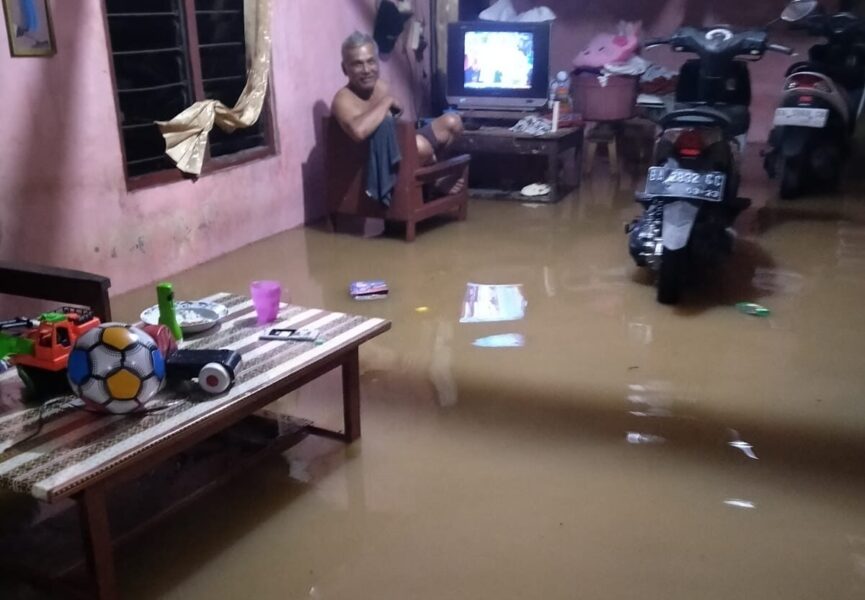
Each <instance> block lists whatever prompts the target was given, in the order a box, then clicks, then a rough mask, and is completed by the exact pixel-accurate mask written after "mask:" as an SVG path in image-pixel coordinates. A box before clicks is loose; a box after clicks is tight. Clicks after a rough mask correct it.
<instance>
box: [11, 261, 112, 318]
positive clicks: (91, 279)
mask: <svg viewBox="0 0 865 600" xmlns="http://www.w3.org/2000/svg"><path fill="white" fill-rule="evenodd" d="M109 287H111V280H110V279H108V278H107V277H103V276H101V275H94V274H92V273H85V272H84V271H74V270H72V269H59V268H56V267H45V266H42V265H31V264H26V263H19V262H10V261H0V294H9V295H12V296H24V297H26V298H37V299H39V300H54V301H57V302H64V303H68V304H78V305H81V306H87V307H89V308H91V309H92V310H93V312H94V314H95V315H96V316H97V317H99V319H100V320H101V321H102V322H103V323H105V322H108V321H111V303H110V302H109V300H108V288H109Z"/></svg>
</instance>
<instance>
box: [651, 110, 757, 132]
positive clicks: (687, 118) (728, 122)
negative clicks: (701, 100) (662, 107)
mask: <svg viewBox="0 0 865 600" xmlns="http://www.w3.org/2000/svg"><path fill="white" fill-rule="evenodd" d="M750 124H751V114H750V112H749V111H748V107H747V106H735V105H728V106H700V105H698V106H693V105H677V106H676V109H675V110H673V111H671V112H669V113H667V114H666V115H664V116H663V117H662V118H661V126H662V127H664V128H665V129H667V128H671V127H701V126H702V127H720V128H721V129H722V130H723V131H724V133H725V135H727V136H731V137H733V136H737V135H742V134H744V133H747V131H748V127H749V125H750Z"/></svg>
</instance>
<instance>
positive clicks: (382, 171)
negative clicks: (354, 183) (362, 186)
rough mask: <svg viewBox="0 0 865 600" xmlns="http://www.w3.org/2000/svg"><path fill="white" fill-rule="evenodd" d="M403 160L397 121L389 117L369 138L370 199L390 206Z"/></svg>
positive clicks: (368, 189)
mask: <svg viewBox="0 0 865 600" xmlns="http://www.w3.org/2000/svg"><path fill="white" fill-rule="evenodd" d="M401 159H402V156H401V155H400V153H399V144H398V143H397V139H396V121H394V119H393V117H391V116H390V115H388V116H386V117H385V118H384V121H382V122H381V125H379V126H378V129H376V130H375V131H374V132H373V134H372V135H371V136H370V137H369V160H368V161H367V163H366V193H367V195H368V196H369V197H370V198H373V199H375V200H378V201H379V202H381V203H382V204H384V205H385V206H390V201H391V198H392V196H393V187H394V185H395V184H396V174H397V171H398V170H399V161H400V160H401Z"/></svg>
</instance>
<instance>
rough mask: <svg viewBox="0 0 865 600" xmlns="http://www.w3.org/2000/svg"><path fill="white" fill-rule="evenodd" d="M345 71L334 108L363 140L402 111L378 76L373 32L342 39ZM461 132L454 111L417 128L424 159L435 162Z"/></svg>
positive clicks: (455, 189)
mask: <svg viewBox="0 0 865 600" xmlns="http://www.w3.org/2000/svg"><path fill="white" fill-rule="evenodd" d="M342 71H343V73H345V75H346V77H348V83H347V84H346V85H345V87H343V88H341V89H340V90H339V91H338V92H337V93H336V95H335V96H334V97H333V102H332V103H331V112H332V113H333V116H334V117H336V120H337V121H338V122H339V124H340V125H341V126H342V128H343V130H345V132H346V134H348V136H349V137H350V138H351V139H353V140H354V141H356V142H362V141H364V140H366V139H368V138H369V137H370V136H371V135H372V134H373V133H374V132H375V130H376V129H377V128H378V126H379V125H381V122H382V121H384V119H385V117H386V116H387V115H388V114H393V115H395V116H396V115H399V114H400V113H401V112H402V107H401V106H400V105H399V103H398V102H397V101H396V99H395V98H394V97H393V96H391V95H390V90H389V89H388V86H387V84H386V83H385V82H384V81H381V80H380V79H379V66H378V45H377V44H376V43H375V40H373V39H372V37H371V36H369V35H366V34H363V33H360V32H358V31H355V32H354V33H353V34H351V35H350V36H348V37H347V38H346V40H345V41H344V42H343V43H342ZM462 132H463V123H462V119H460V117H459V115H457V114H454V113H446V114H444V115H442V116H441V117H438V118H437V119H435V120H434V121H433V122H432V123H430V124H428V125H425V126H424V127H422V128H420V129H418V131H417V135H416V136H415V137H416V140H417V151H418V155H419V156H420V159H421V161H422V163H423V164H430V163H433V162H435V161H436V160H437V156H438V155H439V154H441V152H442V151H443V150H445V149H446V148H447V147H448V146H450V145H451V144H452V143H453V141H454V140H455V139H456V138H457V137H459V136H460V135H461V134H462ZM451 183H452V185H453V186H454V187H453V188H452V189H451V190H450V192H451V193H456V192H458V191H459V190H460V189H462V187H463V186H464V185H465V184H464V182H462V181H457V182H456V183H453V182H451Z"/></svg>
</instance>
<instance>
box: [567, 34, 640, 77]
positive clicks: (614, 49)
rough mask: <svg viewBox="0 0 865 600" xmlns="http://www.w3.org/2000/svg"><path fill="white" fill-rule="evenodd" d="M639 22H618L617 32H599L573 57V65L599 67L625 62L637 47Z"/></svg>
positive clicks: (634, 52)
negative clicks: (615, 33)
mask: <svg viewBox="0 0 865 600" xmlns="http://www.w3.org/2000/svg"><path fill="white" fill-rule="evenodd" d="M639 33H640V24H639V23H620V24H619V34H618V35H613V34H610V33H601V34H598V35H596V36H595V37H594V38H592V41H591V42H589V45H588V46H586V49H585V50H583V51H582V52H580V53H579V54H577V56H576V58H574V66H575V67H587V68H592V69H600V68H601V67H603V66H604V65H608V64H611V63H622V62H627V61H628V60H629V59H630V58H631V57H632V56H634V54H636V53H637V48H638V47H639Z"/></svg>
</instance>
